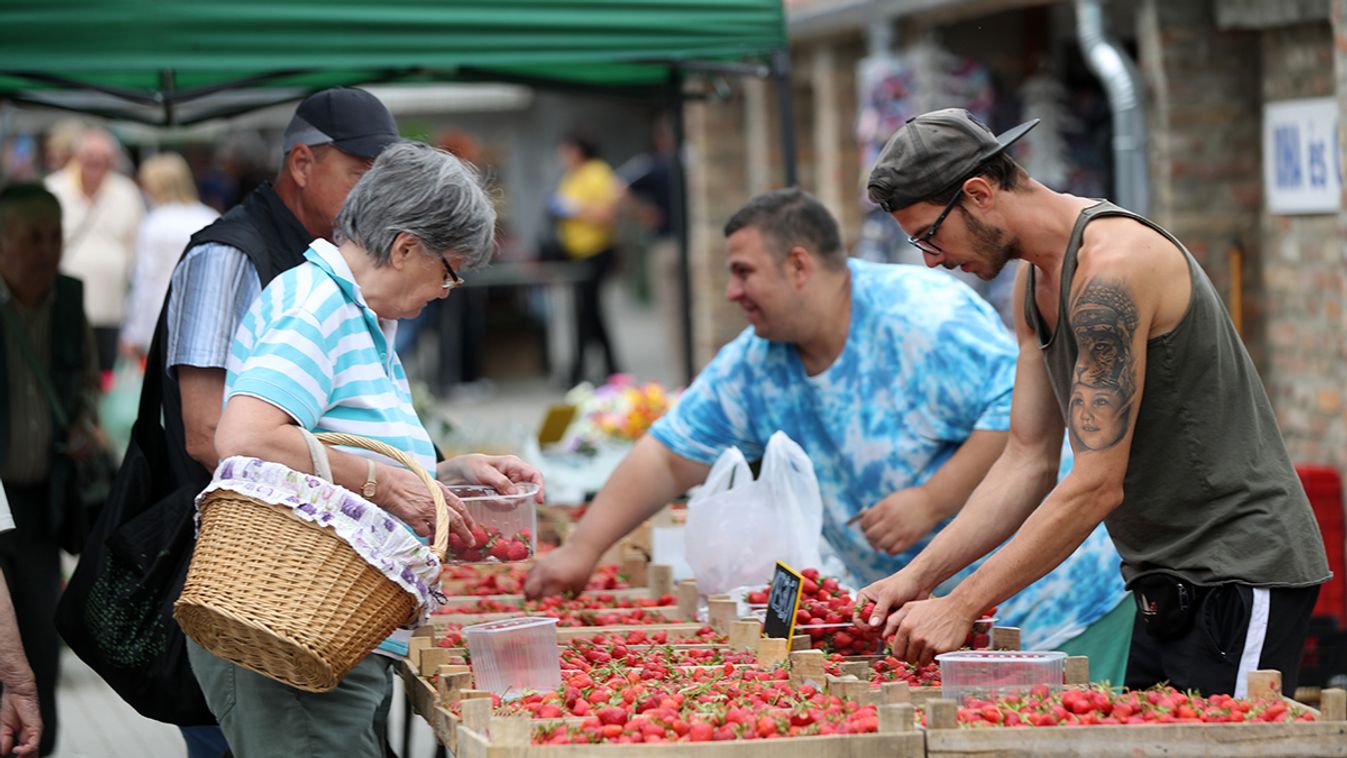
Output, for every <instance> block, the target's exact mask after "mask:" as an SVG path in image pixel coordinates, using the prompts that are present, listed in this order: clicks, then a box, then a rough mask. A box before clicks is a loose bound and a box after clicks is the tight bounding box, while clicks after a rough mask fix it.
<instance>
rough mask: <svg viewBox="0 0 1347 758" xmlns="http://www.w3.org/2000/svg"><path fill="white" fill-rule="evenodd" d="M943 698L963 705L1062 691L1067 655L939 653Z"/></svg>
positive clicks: (1053, 652) (1055, 652) (1046, 652)
mask: <svg viewBox="0 0 1347 758" xmlns="http://www.w3.org/2000/svg"><path fill="white" fill-rule="evenodd" d="M935 659H936V661H938V662H939V663H940V687H941V691H942V694H943V695H944V696H945V697H947V698H950V699H951V700H954V701H955V702H958V703H959V704H961V705H962V704H963V702H964V700H965V699H966V698H969V697H975V698H978V699H980V700H997V699H1000V698H1008V697H1015V696H1017V695H1024V694H1027V693H1028V692H1029V690H1030V689H1031V688H1033V687H1034V686H1035V685H1039V684H1042V685H1046V686H1047V688H1048V691H1049V692H1057V691H1059V690H1061V689H1062V679H1063V677H1064V672H1065V668H1066V653H1063V652H1061V651H1058V650H960V651H958V652H954V653H941V654H940V655H937V656H936V657H935Z"/></svg>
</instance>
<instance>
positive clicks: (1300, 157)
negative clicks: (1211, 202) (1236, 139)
mask: <svg viewBox="0 0 1347 758" xmlns="http://www.w3.org/2000/svg"><path fill="white" fill-rule="evenodd" d="M1263 195H1264V197H1266V198H1267V209H1268V212H1269V213H1287V214H1290V213H1336V212H1337V211H1338V210H1339V209H1341V208H1342V162H1341V160H1340V159H1339V151H1338V103H1337V100H1336V99H1335V98H1332V97H1314V98H1306V99H1304V100H1283V101H1281V102H1276V103H1267V104H1266V105H1264V106H1263Z"/></svg>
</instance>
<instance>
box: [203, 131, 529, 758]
mask: <svg viewBox="0 0 1347 758" xmlns="http://www.w3.org/2000/svg"><path fill="white" fill-rule="evenodd" d="M495 223H496V214H495V211H494V210H493V208H492V205H491V201H490V199H489V198H488V197H487V194H486V192H485V191H484V190H483V188H482V186H481V183H480V180H479V178H478V175H477V173H476V171H475V170H474V169H473V168H472V167H471V166H470V165H469V164H466V163H463V162H461V161H460V160H458V159H457V158H455V157H454V156H452V155H450V154H449V153H446V152H444V151H441V150H436V149H434V148H431V147H428V146H426V145H422V144H419V143H402V144H398V145H394V146H392V147H389V148H388V149H387V150H385V151H384V152H383V154H382V155H380V156H379V158H378V160H376V161H375V162H374V165H373V167H372V168H370V170H369V172H368V173H366V174H365V176H364V177H363V178H362V179H361V180H360V182H359V183H358V184H356V186H355V188H354V189H352V190H351V194H350V195H349V196H348V197H347V199H346V203H345V205H343V206H342V209H341V212H340V214H338V216H337V219H336V223H335V225H334V236H335V237H336V241H335V244H334V243H332V242H328V241H326V240H322V239H317V240H314V241H313V242H312V243H311V245H310V247H309V249H308V251H306V252H305V254H304V257H305V263H303V264H301V265H299V266H298V267H296V268H294V269H291V270H290V271H287V272H285V273H284V274H281V275H280V276H278V277H276V279H274V280H273V281H272V282H271V283H270V284H269V285H267V287H266V289H264V290H263V291H262V293H261V295H260V296H259V297H258V300H257V302H255V303H254V304H253V306H252V308H251V309H250V310H249V312H248V314H247V316H246V317H245V318H244V320H243V322H242V323H241V324H240V326H239V330H238V333H237V334H236V336H235V338H234V344H233V346H232V348H231V354H230V357H229V365H228V376H227V378H226V382H225V398H226V405H225V409H224V413H223V415H222V416H221V418H220V424H219V427H218V429H217V431H216V435H215V446H216V449H217V450H218V452H219V455H220V457H221V458H222V459H223V458H227V457H229V456H234V455H242V456H250V457H254V458H260V459H262V460H267V461H275V462H278V463H282V464H285V465H286V466H289V467H290V468H292V469H295V470H299V471H308V470H310V469H311V467H312V463H311V462H310V457H309V452H308V447H307V445H306V443H305V440H304V439H303V436H302V433H301V432H300V430H299V429H298V428H297V427H303V428H305V429H309V430H311V431H315V432H317V431H324V432H343V433H347V434H356V435H360V436H362V437H370V438H373V439H377V440H379V441H382V442H385V443H388V444H389V445H391V446H393V447H395V448H398V449H400V450H403V451H405V452H407V453H408V454H409V455H411V456H412V457H413V458H414V459H416V460H417V462H419V463H420V464H421V465H422V466H423V467H425V469H426V470H427V471H434V472H435V474H436V477H437V478H438V479H439V480H440V481H450V482H455V481H457V482H466V483H478V484H484V485H488V486H492V487H495V488H496V489H497V490H500V491H503V492H511V491H513V489H514V486H513V482H524V481H530V482H535V483H537V484H539V485H541V484H542V477H541V476H540V475H539V473H538V472H537V471H536V470H535V469H533V468H532V467H531V466H528V465H527V464H525V463H524V462H523V461H521V460H519V459H518V458H515V457H514V456H482V455H467V456H459V457H457V458H452V459H449V460H447V461H444V462H442V463H440V464H439V465H438V466H437V465H436V463H435V448H434V446H433V445H432V444H431V441H430V437H429V435H428V434H427V433H426V430H425V428H424V427H423V426H422V424H421V422H420V420H419V419H418V418H417V417H416V413H415V411H414V410H413V408H412V400H411V393H410V391H409V389H408V386H407V379H406V375H405V374H404V373H403V370H402V364H401V362H400V361H399V360H398V356H397V353H396V352H395V351H394V350H393V339H394V334H395V330H396V328H397V320H398V319H404V318H410V317H412V316H415V315H416V314H417V313H419V312H420V311H421V309H422V308H424V307H425V306H426V304H427V303H429V302H430V301H431V300H434V299H436V298H443V297H447V296H448V295H449V293H450V292H451V291H452V290H453V289H454V288H455V287H457V286H458V285H459V284H461V283H462V279H460V277H459V272H462V271H470V270H472V269H474V268H477V267H479V266H482V265H484V264H485V263H486V262H487V260H488V259H489V258H490V256H491V252H492V249H493V246H494V235H495ZM329 458H330V462H331V468H332V476H333V480H334V481H335V482H336V483H337V484H339V485H342V486H344V487H346V488H347V489H350V490H352V491H354V492H360V493H362V494H363V495H364V496H365V498H366V499H367V500H369V501H371V502H373V503H374V504H376V505H378V506H380V507H382V508H383V509H384V510H386V511H387V512H389V513H391V514H393V515H394V516H396V517H397V518H399V519H401V520H402V522H403V523H405V524H406V525H407V526H408V527H409V528H410V529H412V530H414V531H415V532H416V533H417V534H418V535H420V536H421V537H428V536H430V535H432V534H433V531H434V526H435V510H434V506H433V504H432V501H431V498H430V495H429V493H427V492H426V490H425V486H424V485H423V484H422V482H421V480H420V479H419V478H417V477H416V476H415V475H414V474H413V473H411V472H410V471H407V470H406V469H403V468H401V467H399V466H397V465H394V464H393V463H392V462H391V461H389V460H388V459H385V458H382V457H380V456H378V455H377V454H374V453H369V452H366V451H348V450H344V449H343V450H340V451H339V450H332V451H331V452H330V455H329ZM441 486H442V487H443V485H441ZM444 494H445V500H446V501H447V502H448V503H449V505H450V519H451V521H452V523H451V524H450V529H451V531H453V532H454V533H456V534H458V535H459V536H460V537H461V538H462V539H463V541H464V542H466V543H467V544H470V545H471V544H473V541H474V540H473V535H472V531H471V529H470V528H471V526H472V523H471V521H470V519H469V518H468V516H467V514H466V513H465V512H464V510H463V507H462V504H461V503H460V502H459V501H458V500H457V499H456V498H454V497H453V495H451V494H450V493H449V491H448V490H447V489H445V490H444ZM539 500H540V501H541V489H540V494H539ZM188 645H189V650H188V653H189V657H190V658H191V661H192V668H193V671H194V672H195V674H196V677H197V680H198V681H199V682H200V683H201V686H202V690H203V691H204V692H205V695H206V702H207V703H208V704H209V705H210V707H211V710H212V711H213V712H214V714H215V716H216V717H217V718H218V719H219V721H220V725H221V727H222V728H223V729H224V733H225V736H226V738H227V739H228V741H229V745H230V749H231V751H232V752H233V754H234V755H237V756H240V757H241V758H249V757H251V756H262V755H275V756H296V755H360V756H377V755H382V754H383V752H384V748H385V744H386V743H385V736H384V725H385V720H386V717H387V713H388V707H389V705H390V703H391V697H392V678H391V672H390V664H391V663H392V660H393V658H390V657H387V656H385V655H380V653H381V652H387V653H390V654H392V655H395V656H396V655H398V654H400V653H401V654H405V652H406V644H405V640H403V641H401V642H399V641H398V640H397V639H390V640H389V641H386V642H385V643H384V644H383V645H381V646H380V648H379V650H378V651H376V652H375V653H374V654H371V655H370V656H368V657H367V658H366V659H365V660H363V661H361V662H360V663H358V664H357V665H356V666H355V668H353V669H352V670H351V672H350V673H349V674H347V675H346V677H345V678H344V679H343V680H342V682H341V684H340V685H338V687H337V688H336V689H335V690H332V691H330V692H326V693H310V692H304V691H301V690H297V689H294V688H291V687H289V686H287V685H284V684H281V683H279V682H277V681H274V680H272V679H270V678H267V677H264V676H261V675H259V674H256V673H253V672H252V671H249V670H247V669H243V668H240V667H238V666H235V665H233V664H231V663H228V662H226V661H223V660H221V659H219V658H216V657H215V656H213V655H212V654H210V653H209V652H207V651H206V650H204V649H203V648H201V647H199V646H197V645H196V643H194V642H191V641H190V640H189V641H188Z"/></svg>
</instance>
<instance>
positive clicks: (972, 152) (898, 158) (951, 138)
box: [866, 108, 1039, 213]
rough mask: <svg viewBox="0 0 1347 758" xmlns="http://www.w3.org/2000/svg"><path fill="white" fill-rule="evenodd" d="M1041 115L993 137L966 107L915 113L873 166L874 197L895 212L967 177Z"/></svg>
mask: <svg viewBox="0 0 1347 758" xmlns="http://www.w3.org/2000/svg"><path fill="white" fill-rule="evenodd" d="M1038 121H1039V120H1038V119H1033V120H1032V121H1026V122H1024V123H1023V124H1020V125H1019V126H1017V127H1015V128H1013V129H1009V130H1007V131H1005V132H1002V133H1001V134H999V135H993V134H992V132H991V130H990V129H988V128H987V127H986V126H983V125H982V123H981V122H980V121H978V120H977V119H975V118H973V116H972V114H970V113H969V112H968V111H966V110H964V109H963V108H945V109H943V110H938V111H931V112H930V113H923V114H922V115H920V116H913V117H912V118H910V119H908V120H907V123H905V124H903V126H902V127H901V128H900V129H899V130H898V131H897V132H894V135H893V136H892V137H890V138H889V142H888V144H886V145H885V146H884V150H883V151H882V152H881V153H880V154H879V160H877V161H875V167H874V168H873V169H871V170H870V179H869V181H868V182H867V183H866V185H867V186H866V190H867V191H868V192H869V194H870V201H871V202H873V203H875V204H876V205H878V206H879V207H881V208H883V209H884V210H885V211H886V212H888V213H892V212H894V211H896V210H899V209H901V208H906V207H907V206H909V205H913V204H915V203H919V202H921V201H922V200H925V199H926V198H929V197H933V196H935V195H938V194H940V193H941V192H943V191H944V190H947V189H949V188H950V187H952V186H953V185H954V183H955V182H958V181H960V180H962V179H966V178H968V176H969V174H971V173H973V170H974V169H976V168H977V167H978V166H979V165H981V164H982V162H983V161H985V160H987V159H988V158H990V157H992V156H993V155H996V154H997V153H999V152H1001V151H1002V150H1005V149H1006V148H1007V147H1010V145H1011V144H1013V143H1014V142H1015V140H1017V139H1019V138H1020V137H1023V136H1024V135H1025V134H1027V133H1028V132H1029V130H1030V129H1033V128H1034V127H1035V126H1038Z"/></svg>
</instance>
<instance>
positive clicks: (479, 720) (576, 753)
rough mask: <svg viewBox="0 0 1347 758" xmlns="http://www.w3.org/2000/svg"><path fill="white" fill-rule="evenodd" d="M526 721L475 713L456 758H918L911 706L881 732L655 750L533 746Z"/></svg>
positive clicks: (887, 713)
mask: <svg viewBox="0 0 1347 758" xmlns="http://www.w3.org/2000/svg"><path fill="white" fill-rule="evenodd" d="M533 722H534V720H533V719H526V718H499V717H497V718H490V717H489V713H488V714H485V717H484V715H483V714H482V711H481V709H479V708H474V709H471V710H467V711H465V712H464V723H463V724H462V725H460V726H459V728H458V749H457V750H456V751H455V753H454V754H455V755H456V756H458V758H629V757H630V758H921V757H922V756H923V755H924V754H925V750H924V743H923V740H922V735H921V733H920V732H918V731H915V729H914V726H913V719H912V707H911V706H901V705H894V706H885V707H884V708H883V709H881V711H880V730H881V731H880V732H877V733H875V734H852V735H838V736H831V737H786V738H782V739H775V740H731V741H725V742H696V743H692V742H675V743H663V744H658V745H645V744H636V745H618V744H598V745H531V744H529V741H530V738H531V735H532V731H533V728H534V726H535V724H534V723H533Z"/></svg>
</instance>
